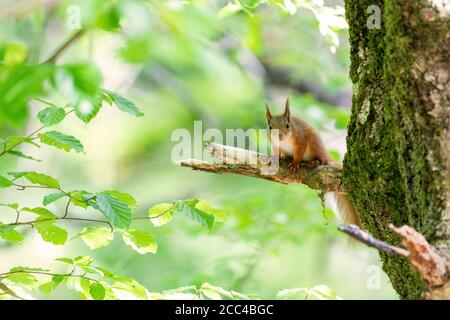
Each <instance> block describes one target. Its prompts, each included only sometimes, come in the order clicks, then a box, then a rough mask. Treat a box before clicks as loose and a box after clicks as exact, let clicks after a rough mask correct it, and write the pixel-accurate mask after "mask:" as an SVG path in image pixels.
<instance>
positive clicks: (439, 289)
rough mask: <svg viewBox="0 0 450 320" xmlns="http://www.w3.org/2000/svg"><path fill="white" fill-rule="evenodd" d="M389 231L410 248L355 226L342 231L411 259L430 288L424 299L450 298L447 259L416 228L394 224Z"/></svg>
mask: <svg viewBox="0 0 450 320" xmlns="http://www.w3.org/2000/svg"><path fill="white" fill-rule="evenodd" d="M389 228H390V229H392V230H393V231H394V232H395V233H397V234H398V235H399V236H400V237H401V238H402V245H403V247H405V248H406V249H403V248H399V247H395V246H392V245H390V244H388V243H386V242H384V241H381V240H379V239H376V238H374V237H372V236H371V235H369V234H368V233H366V232H365V231H363V230H361V229H360V228H359V227H357V226H355V225H351V224H347V225H342V226H340V227H339V230H340V231H342V232H344V233H346V234H348V235H350V236H351V237H353V238H355V239H356V240H359V241H361V242H362V243H364V244H366V245H368V246H369V247H375V248H377V249H379V250H382V251H384V252H386V253H389V254H399V255H402V256H405V257H408V258H409V261H410V263H411V265H412V266H413V267H414V269H415V270H416V271H417V272H418V273H419V274H420V276H421V278H422V279H423V280H424V282H425V283H426V285H427V290H425V291H424V292H423V297H424V298H425V299H428V300H429V299H445V300H448V299H450V281H449V272H450V271H449V270H447V265H446V260H445V259H444V258H443V257H441V256H440V255H438V254H437V253H436V252H435V250H434V249H433V248H432V247H431V246H430V244H429V243H428V241H427V240H426V239H425V237H424V236H423V235H422V234H420V233H419V232H417V231H416V230H414V229H413V228H411V227H409V226H406V225H405V226H402V227H399V228H397V227H395V226H394V225H392V224H390V225H389Z"/></svg>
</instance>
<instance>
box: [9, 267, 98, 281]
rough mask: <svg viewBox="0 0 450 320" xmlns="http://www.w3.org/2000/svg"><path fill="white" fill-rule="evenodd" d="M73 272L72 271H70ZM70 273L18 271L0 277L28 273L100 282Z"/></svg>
mask: <svg viewBox="0 0 450 320" xmlns="http://www.w3.org/2000/svg"><path fill="white" fill-rule="evenodd" d="M72 272H73V271H72ZM72 272H70V273H52V272H45V271H32V270H29V271H25V270H20V271H19V270H18V271H9V272H4V273H0V277H5V276H8V275H11V274H15V273H29V274H42V275H48V276H62V277H73V278H85V279H87V280H90V281H94V282H100V280H97V279H94V278H91V277H86V273H84V274H72Z"/></svg>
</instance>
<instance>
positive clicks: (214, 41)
mask: <svg viewBox="0 0 450 320" xmlns="http://www.w3.org/2000/svg"><path fill="white" fill-rule="evenodd" d="M261 2H262V1H237V2H232V3H231V4H228V1H218V0H216V1H206V0H201V1H200V0H198V1H99V0H94V1H92V0H85V1H14V2H12V1H0V5H2V6H3V7H2V8H3V9H5V8H6V9H9V11H8V10H6V9H5V10H2V13H1V14H0V30H1V32H0V43H1V44H2V46H5V45H6V44H15V45H16V46H18V47H22V48H23V50H24V52H26V54H27V56H28V59H29V61H31V62H33V63H36V62H39V61H43V60H44V59H45V58H46V57H48V56H49V55H50V54H51V52H53V51H54V50H55V48H56V47H57V46H58V45H59V44H60V43H61V42H63V41H64V39H66V38H67V37H68V35H70V34H71V33H72V32H73V31H74V30H70V28H71V21H70V18H71V16H70V13H71V12H72V11H71V10H73V7H71V6H73V5H75V6H76V8H79V10H80V11H79V12H80V17H81V22H82V24H83V23H89V21H92V19H94V18H95V19H97V20H96V21H97V22H98V21H100V22H101V28H96V29H95V30H91V31H90V32H89V33H88V34H87V35H86V36H84V37H83V38H82V39H81V40H80V41H79V42H77V43H76V44H75V45H74V46H72V47H71V48H70V49H69V50H67V52H65V53H64V55H63V56H62V57H61V59H60V60H59V61H58V63H69V62H70V63H73V62H83V63H93V64H95V65H96V66H97V67H98V68H99V70H100V71H101V73H102V75H103V86H104V87H105V88H107V89H111V90H115V91H118V92H121V93H122V94H123V95H125V96H127V97H128V98H129V99H130V100H133V101H134V102H135V103H136V104H137V105H138V106H139V107H140V109H141V110H142V111H143V112H144V113H145V116H144V117H142V118H134V117H129V116H127V115H124V114H123V113H121V112H119V111H118V110H117V109H114V108H111V107H109V106H106V107H103V108H102V110H101V111H100V114H99V115H98V116H97V117H96V118H95V119H94V120H93V121H92V122H90V123H89V124H87V125H86V124H83V123H82V122H80V121H79V120H78V119H76V118H75V117H74V116H73V117H72V118H70V119H68V120H66V121H64V122H63V123H62V124H61V125H59V127H60V129H64V132H67V133H69V134H73V135H74V136H76V137H78V138H79V139H80V140H81V141H82V142H83V144H84V146H85V150H86V154H85V155H84V154H73V153H63V152H60V151H58V150H55V149H51V148H49V147H42V148H41V149H35V148H33V147H32V146H23V147H21V150H22V151H24V152H26V153H28V154H30V155H33V156H34V157H36V158H38V159H40V160H42V162H40V163H36V162H33V161H29V160H26V159H21V160H18V159H16V158H12V157H2V158H1V159H0V174H4V173H6V172H7V171H15V170H16V171H19V170H20V171H25V170H27V171H28V170H29V171H31V170H36V171H39V172H46V173H48V174H50V175H52V176H55V177H58V179H59V181H60V182H61V183H63V184H64V186H67V188H68V189H77V188H78V189H79V188H84V189H88V190H101V189H111V188H116V189H118V190H122V191H125V192H129V193H131V194H133V195H134V196H135V197H136V199H137V200H138V203H139V209H138V211H137V213H136V215H139V214H141V215H145V214H146V213H147V211H148V209H149V208H150V207H151V206H152V205H154V204H157V203H161V202H172V201H175V200H178V199H186V198H201V199H205V200H207V201H208V202H209V203H211V204H213V205H214V206H216V207H218V208H221V209H224V210H225V211H226V212H227V214H228V220H227V221H226V222H223V223H218V224H217V225H216V226H215V227H214V229H213V230H211V231H208V230H207V229H205V228H203V227H202V226H200V225H197V224H194V223H192V221H190V220H187V219H185V218H183V217H175V218H174V220H173V221H171V222H170V223H169V224H167V225H165V226H163V227H161V228H155V227H153V226H151V225H150V224H148V223H147V222H142V226H141V227H142V228H143V229H147V230H149V231H150V232H152V233H153V234H154V235H155V237H156V238H157V241H158V246H159V247H158V252H157V253H156V254H154V255H153V254H146V255H139V254H137V253H136V252H133V251H131V250H130V249H129V248H128V247H125V246H124V245H123V244H122V242H121V241H120V240H114V242H113V243H112V244H111V245H110V246H108V247H106V248H102V249H98V250H95V251H92V250H90V249H89V248H88V247H87V246H86V245H85V244H84V243H83V242H82V241H81V240H80V239H74V240H72V241H70V242H69V243H68V245H67V246H64V247H61V246H54V245H51V244H49V243H45V242H43V241H42V240H41V239H40V237H39V236H38V235H37V234H36V233H35V232H34V231H33V230H28V231H27V238H26V240H25V242H24V244H23V245H22V246H20V247H17V246H13V245H10V244H7V243H6V242H5V241H2V240H0V270H7V269H9V268H10V267H12V266H17V265H28V266H52V265H53V264H54V261H53V259H54V258H57V257H61V256H75V255H81V254H83V255H84V254H86V255H90V256H92V257H94V258H95V261H96V263H97V264H98V265H102V266H105V267H107V268H109V269H111V270H113V271H115V272H116V273H117V274H123V275H126V276H129V277H133V278H135V279H136V280H138V281H139V282H140V283H142V284H143V285H145V286H146V287H147V288H149V290H151V291H163V290H166V289H171V288H177V287H181V286H185V285H200V284H201V283H203V282H209V283H211V284H214V285H218V286H222V287H223V288H226V289H232V290H237V291H240V292H243V293H246V294H255V295H256V296H259V297H261V298H269V299H270V298H274V297H275V295H276V293H277V291H279V290H281V289H286V288H296V287H311V286H315V285H319V284H326V285H327V286H329V287H331V288H332V289H333V290H334V291H335V292H336V293H337V294H338V295H339V296H340V297H342V298H344V299H381V298H383V299H396V298H397V296H396V294H395V292H394V291H393V289H392V288H391V286H390V284H389V281H388V279H387V277H386V275H385V274H384V273H383V272H382V271H381V268H380V262H379V258H378V256H377V254H376V252H375V251H374V250H371V249H368V248H366V247H363V246H360V245H356V246H352V245H349V242H348V239H347V237H346V236H345V235H343V234H340V233H339V232H338V231H337V230H336V227H337V224H338V222H337V221H336V219H335V217H334V214H333V213H332V211H331V210H330V209H325V210H324V209H323V207H322V205H321V201H320V199H319V197H318V194H317V192H315V191H312V190H310V189H308V188H306V187H303V186H284V185H279V184H276V183H273V182H268V181H262V180H258V179H254V178H249V177H241V176H232V175H213V174H206V173H201V172H194V171H191V170H189V169H187V168H181V167H178V166H177V165H176V164H174V163H173V162H172V161H171V158H170V155H171V150H172V148H173V146H174V145H175V142H173V141H171V134H172V132H173V131H174V130H175V129H178V128H186V129H188V130H192V129H193V121H194V120H201V121H203V128H204V129H207V128H219V129H220V130H222V131H223V132H224V131H225V129H227V128H243V129H248V128H265V127H266V120H265V116H264V103H265V102H266V101H267V102H268V103H269V104H270V105H271V107H272V111H273V112H275V111H277V110H278V111H281V109H282V106H283V103H284V101H285V99H286V98H287V97H289V98H290V99H291V109H292V112H293V114H295V115H297V116H300V117H303V118H304V119H305V120H307V121H309V122H311V123H312V124H313V125H314V126H316V127H317V128H318V129H319V130H320V133H321V135H322V137H323V139H324V142H325V144H326V146H327V147H328V148H329V150H330V153H331V154H332V156H333V157H334V158H335V159H337V160H342V158H343V155H344V153H345V136H346V130H345V128H346V124H347V122H348V119H349V114H350V108H351V83H350V80H349V77H348V69H349V45H348V39H347V36H348V35H347V30H346V29H345V21H344V19H343V10H341V9H336V6H341V7H342V6H343V2H342V1H326V2H325V3H323V1H292V2H291V1H269V3H265V1H264V2H263V3H261ZM236 3H237V4H238V6H237V7H236ZM227 4H228V5H227ZM233 4H235V5H234V6H233ZM242 4H244V5H245V6H243V5H242ZM20 6H22V7H20ZM224 7H225V9H223V8H224ZM237 8H238V9H237ZM20 10H22V11H20ZM18 12H19V14H18ZM72 13H73V12H72ZM99 17H100V18H99ZM115 24H120V26H121V28H120V30H115V28H114V26H115ZM58 99H60V97H57V96H54V97H49V99H48V100H52V101H56V102H58ZM38 110H39V103H38V102H36V101H34V102H32V103H30V115H29V116H28V118H27V121H26V123H25V125H23V126H21V125H15V124H14V123H10V122H7V121H6V120H5V119H1V118H0V135H1V136H2V137H4V136H7V135H13V134H15V135H20V134H26V133H29V132H31V131H33V130H34V129H36V128H37V127H39V123H38V121H37V120H36V118H35V114H36V112H37V111H38ZM56 129H58V127H56ZM256 138H257V137H255V139H256ZM259 142H260V143H261V144H264V143H267V141H266V140H265V138H264V137H259ZM47 193H48V192H47ZM45 194H46V193H45V192H44V191H40V190H32V191H26V192H24V191H18V190H10V189H8V190H7V191H5V190H3V189H2V190H0V202H13V201H14V202H21V203H23V204H24V205H28V206H33V205H39V203H40V202H41V199H42V196H44V195H45ZM52 208H53V210H54V211H55V212H61V211H63V210H64V206H63V203H60V204H54V205H52ZM73 214H80V215H83V214H86V213H85V212H84V211H83V210H81V211H80V212H77V209H76V208H75V209H73ZM0 217H1V219H2V221H7V220H8V219H13V218H14V215H13V214H11V213H10V212H8V211H7V210H4V209H0ZM135 223H136V224H138V223H141V222H135ZM82 225H84V224H77V223H71V224H69V223H67V225H66V227H67V229H68V230H69V231H71V235H74V234H76V232H77V231H79V229H80V227H81V226H82ZM374 277H375V278H374ZM378 277H379V279H380V282H379V286H376V285H375V287H374V286H373V281H374V279H375V283H376V282H377V281H376V279H378ZM38 296H39V295H38ZM39 297H41V298H44V299H62V298H76V295H75V294H74V293H73V292H70V291H68V290H66V289H64V288H60V289H58V290H56V291H55V292H53V293H52V294H51V295H42V296H39ZM296 297H297V298H302V296H300V295H299V296H296Z"/></svg>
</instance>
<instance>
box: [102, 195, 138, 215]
mask: <svg viewBox="0 0 450 320" xmlns="http://www.w3.org/2000/svg"><path fill="white" fill-rule="evenodd" d="M103 192H104V193H106V194H109V195H110V196H113V197H114V198H116V199H118V200H120V201H122V202H124V203H126V204H127V205H128V207H130V209H131V211H132V212H134V211H136V209H137V208H138V205H137V203H136V199H134V197H133V196H132V195H131V194H129V193H125V192H120V191H116V190H106V191H103Z"/></svg>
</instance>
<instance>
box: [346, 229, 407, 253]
mask: <svg viewBox="0 0 450 320" xmlns="http://www.w3.org/2000/svg"><path fill="white" fill-rule="evenodd" d="M338 229H339V231H342V232H344V233H346V234H348V235H349V236H351V237H352V238H354V239H356V240H358V241H360V242H362V243H364V244H366V245H367V246H369V247H373V248H377V249H379V250H381V251H384V252H386V253H388V254H399V255H401V256H405V257H407V256H409V252H408V250H405V249H403V248H399V247H395V246H391V245H390V244H389V243H387V242H384V241H381V240H379V239H376V238H374V237H372V236H371V235H370V234H368V233H367V232H365V231H364V230H362V229H360V228H359V227H358V226H356V225H354V224H344V225H341V226H339V228H338Z"/></svg>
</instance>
